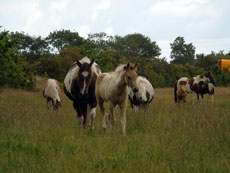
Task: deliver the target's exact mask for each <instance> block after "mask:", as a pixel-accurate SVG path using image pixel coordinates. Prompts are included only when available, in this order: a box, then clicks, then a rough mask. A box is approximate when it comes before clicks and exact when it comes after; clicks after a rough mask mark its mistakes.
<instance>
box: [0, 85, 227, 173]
mask: <svg viewBox="0 0 230 173" xmlns="http://www.w3.org/2000/svg"><path fill="white" fill-rule="evenodd" d="M155 91H156V97H155V98H154V100H153V102H152V103H151V105H150V106H149V108H148V109H147V110H146V111H145V110H139V111H138V112H133V111H132V110H131V108H130V106H129V107H128V109H127V135H126V136H123V135H122V130H121V124H120V122H119V116H118V113H119V110H116V115H117V116H116V118H117V121H116V125H115V130H114V131H113V132H110V131H109V130H108V131H106V132H104V131H103V130H102V118H101V116H100V113H99V110H97V117H96V121H95V129H94V130H93V131H90V130H88V129H84V130H81V129H79V128H78V124H77V118H76V112H75V111H74V109H73V107H72V103H71V102H70V101H69V100H68V99H67V98H66V97H65V96H64V94H62V96H61V97H62V99H63V106H62V108H61V111H60V113H59V114H56V113H55V112H53V111H51V110H48V109H47V107H46V103H45V100H44V98H42V94H41V92H26V91H22V90H11V89H4V90H3V91H2V92H1V93H0V172H229V171H230V107H229V106H230V88H216V94H215V99H214V103H213V104H212V103H211V99H210V98H209V96H205V100H204V101H203V103H202V104H201V103H197V102H196V103H195V104H194V105H193V104H192V100H191V98H192V96H191V95H189V96H188V97H189V98H188V102H187V103H186V104H183V105H180V106H178V105H175V103H174V102H173V89H171V88H170V89H156V90H155Z"/></svg>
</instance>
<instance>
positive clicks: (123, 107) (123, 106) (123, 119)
mask: <svg viewBox="0 0 230 173" xmlns="http://www.w3.org/2000/svg"><path fill="white" fill-rule="evenodd" d="M126 106H127V102H126V101H123V102H122V103H120V104H119V107H120V114H121V126H122V132H123V134H124V135H126Z"/></svg>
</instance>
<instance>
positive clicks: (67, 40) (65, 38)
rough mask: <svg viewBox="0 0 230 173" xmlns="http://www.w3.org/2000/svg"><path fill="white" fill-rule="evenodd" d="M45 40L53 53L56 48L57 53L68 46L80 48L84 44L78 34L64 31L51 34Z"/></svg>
mask: <svg viewBox="0 0 230 173" xmlns="http://www.w3.org/2000/svg"><path fill="white" fill-rule="evenodd" d="M46 40H47V42H48V43H49V44H50V46H51V48H52V50H53V51H55V48H56V49H57V50H58V52H61V50H62V49H63V48H66V47H68V46H80V45H82V44H83V42H84V39H83V38H82V37H80V36H79V34H78V32H72V31H70V30H64V29H63V30H60V31H54V32H51V33H50V34H49V35H48V36H47V37H46Z"/></svg>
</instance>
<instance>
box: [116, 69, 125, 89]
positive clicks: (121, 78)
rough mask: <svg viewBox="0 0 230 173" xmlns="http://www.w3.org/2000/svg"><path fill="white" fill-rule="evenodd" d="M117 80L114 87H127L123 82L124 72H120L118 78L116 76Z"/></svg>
mask: <svg viewBox="0 0 230 173" xmlns="http://www.w3.org/2000/svg"><path fill="white" fill-rule="evenodd" d="M117 78H118V80H117V82H116V85H117V86H119V87H123V88H125V87H127V84H126V82H125V72H124V71H122V72H120V73H118V76H117Z"/></svg>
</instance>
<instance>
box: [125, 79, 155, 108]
mask: <svg viewBox="0 0 230 173" xmlns="http://www.w3.org/2000/svg"><path fill="white" fill-rule="evenodd" d="M137 86H138V92H136V93H134V92H133V90H132V89H131V88H130V87H129V101H130V103H131V107H132V108H133V109H136V108H137V107H138V106H144V107H145V106H147V105H148V104H149V103H150V102H151V101H152V100H153V98H154V89H153V86H152V84H151V83H150V82H149V81H148V80H147V79H146V78H145V77H142V76H138V77H137Z"/></svg>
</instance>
